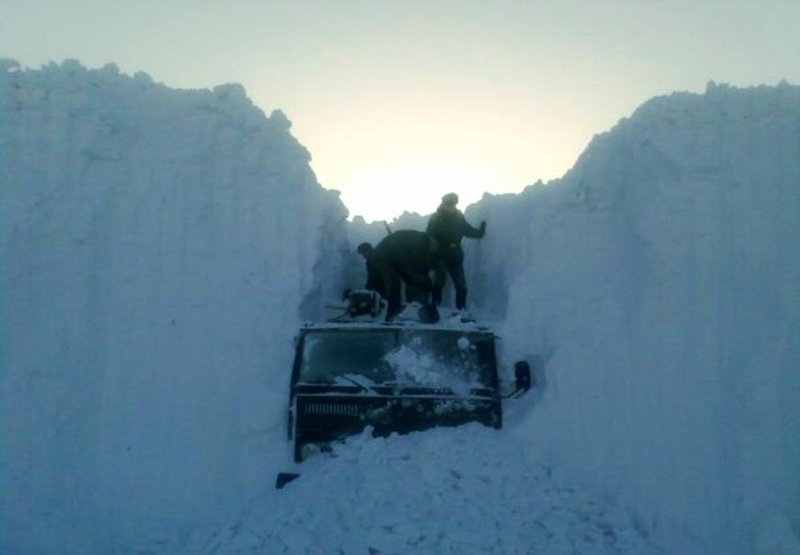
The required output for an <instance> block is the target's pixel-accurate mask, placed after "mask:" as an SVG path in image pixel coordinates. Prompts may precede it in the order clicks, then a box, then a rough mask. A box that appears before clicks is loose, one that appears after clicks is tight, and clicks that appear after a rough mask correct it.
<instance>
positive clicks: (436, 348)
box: [384, 333, 483, 395]
mask: <svg viewBox="0 0 800 555" xmlns="http://www.w3.org/2000/svg"><path fill="white" fill-rule="evenodd" d="M384 358H385V360H386V361H387V362H388V363H389V365H390V366H391V368H392V370H393V371H394V374H395V377H396V379H397V382H398V383H401V384H404V385H405V384H408V385H424V386H429V387H437V388H449V389H451V390H453V392H455V393H458V394H460V395H468V394H469V392H470V389H472V388H475V387H481V385H482V384H481V381H480V379H481V376H482V370H483V367H482V361H481V360H480V359H479V357H478V349H477V347H476V346H475V345H474V344H473V343H472V342H471V341H470V340H469V339H467V337H465V336H458V335H457V334H451V333H448V334H446V335H445V336H442V335H438V334H437V335H432V334H428V335H424V334H415V335H412V336H411V337H409V338H407V341H405V342H403V343H402V344H401V345H399V346H398V347H397V348H396V349H395V350H393V351H392V352H390V353H388V354H387V355H386V357H384Z"/></svg>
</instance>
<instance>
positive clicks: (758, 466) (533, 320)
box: [467, 84, 800, 554]
mask: <svg viewBox="0 0 800 555" xmlns="http://www.w3.org/2000/svg"><path fill="white" fill-rule="evenodd" d="M473 212H474V215H473V218H474V220H479V219H483V218H485V219H487V220H489V231H488V233H487V236H486V238H485V239H484V240H483V241H482V242H481V243H479V244H478V245H474V246H472V248H473V250H472V252H468V254H467V257H468V260H469V262H470V264H471V266H470V268H471V271H470V274H471V277H470V280H471V281H470V282H471V283H472V284H473V291H475V290H476V289H477V292H476V293H475V294H474V295H473V297H472V298H474V299H476V302H478V300H488V302H486V303H485V306H484V309H485V310H487V311H492V310H493V311H496V312H497V311H499V312H500V313H503V314H504V315H505V320H504V326H503V331H504V335H505V337H506V338H507V339H508V340H509V341H510V342H513V343H515V344H516V351H517V354H520V355H521V354H525V353H529V352H535V353H540V354H542V355H544V356H545V358H546V370H545V375H546V377H547V382H548V390H547V392H546V394H545V395H544V396H543V403H542V406H541V410H537V411H534V412H533V413H532V414H531V415H530V417H529V419H528V421H527V423H526V425H527V426H529V427H530V428H531V429H533V428H534V427H536V429H537V430H538V431H539V433H537V434H535V435H534V434H532V435H531V436H530V438H529V440H528V441H529V442H530V445H531V449H537V450H542V451H544V452H546V453H550V454H552V455H554V456H556V457H557V458H558V460H559V461H561V462H562V463H563V464H564V465H565V466H566V467H567V468H571V469H573V470H576V471H580V472H582V473H583V474H584V475H586V476H587V477H588V478H590V479H592V480H593V481H594V483H596V484H600V485H602V487H603V488H604V489H605V490H607V491H609V492H616V494H617V495H619V496H620V498H621V500H622V502H623V503H625V504H626V505H628V506H630V507H635V508H636V510H637V512H638V513H639V514H640V515H642V518H643V519H645V521H646V522H647V526H646V528H647V529H648V530H649V531H650V533H651V535H652V537H654V538H658V543H660V544H661V545H664V546H665V547H666V549H667V550H668V552H674V553H677V552H681V550H680V549H678V548H676V547H675V546H674V543H673V542H674V540H675V538H681V537H694V538H696V539H697V541H698V545H699V546H702V547H698V549H701V548H702V549H704V550H705V551H706V552H708V553H742V554H744V553H757V552H759V551H757V549H759V547H758V546H759V545H761V546H766V545H771V544H770V542H769V541H766V540H764V537H772V534H771V533H769V532H766V530H769V529H771V528H772V527H773V525H775V523H776V522H777V523H782V525H781V526H780V527H779V528H781V529H782V530H783V531H784V532H783V533H782V536H783V539H782V540H780V541H777V540H775V541H777V543H776V545H779V546H782V547H780V548H779V549H778V550H777V551H769V550H767V551H763V552H764V553H767V552H770V553H772V552H776V553H789V552H797V551H792V550H797V549H799V548H800V543H799V542H798V537H800V533H798V532H800V479H799V477H800V474H798V472H799V469H800V374H799V373H798V372H797V370H798V368H800V249H799V248H798V245H800V88H798V87H793V86H789V85H786V84H781V85H779V86H777V87H772V88H770V87H759V88H752V89H741V90H739V89H732V88H729V87H723V86H715V85H713V84H711V85H709V88H708V90H707V92H706V94H705V95H694V94H674V95H671V96H668V97H663V98H656V99H654V100H652V101H650V102H648V103H646V104H645V105H643V106H642V107H641V108H640V109H639V110H638V111H637V112H636V113H635V114H634V115H633V116H632V117H631V118H630V119H627V120H623V121H622V122H620V123H619V124H618V125H617V126H616V127H615V128H614V129H613V130H611V131H610V132H609V133H606V134H604V135H601V136H598V137H596V138H595V140H594V141H593V142H592V144H591V145H590V146H589V147H588V148H587V150H586V152H585V153H584V155H583V156H582V157H581V159H580V160H579V161H578V163H577V165H576V167H575V168H574V169H573V170H572V171H571V172H569V173H568V174H567V175H566V176H565V177H564V179H563V180H561V182H559V183H556V184H551V185H550V186H534V187H531V188H529V189H528V190H527V191H526V192H525V193H524V194H522V195H520V196H519V197H518V198H517V197H508V196H507V197H491V198H486V199H485V200H484V202H482V203H481V204H480V205H478V206H476V207H473ZM468 216H469V214H468ZM506 290H508V291H507V292H506ZM509 299H513V302H510V300H509ZM792 530H794V531H793V532H792ZM763 548H764V549H767V548H766V547H763Z"/></svg>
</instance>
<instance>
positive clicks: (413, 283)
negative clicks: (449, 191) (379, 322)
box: [367, 229, 434, 320]
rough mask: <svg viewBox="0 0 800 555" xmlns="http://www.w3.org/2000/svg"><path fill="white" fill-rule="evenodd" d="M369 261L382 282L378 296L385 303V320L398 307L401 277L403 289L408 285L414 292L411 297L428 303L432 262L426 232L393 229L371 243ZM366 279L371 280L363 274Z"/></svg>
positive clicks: (398, 310) (393, 314)
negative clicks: (373, 245) (382, 298)
mask: <svg viewBox="0 0 800 555" xmlns="http://www.w3.org/2000/svg"><path fill="white" fill-rule="evenodd" d="M369 260H371V262H372V264H373V269H374V271H375V272H376V273H377V276H378V278H379V281H380V282H381V283H382V285H383V288H384V291H385V294H384V293H382V292H381V295H382V296H384V297H385V298H386V300H387V302H388V303H389V306H388V307H387V312H386V319H387V320H390V319H392V318H393V317H394V316H395V315H396V314H398V313H399V312H400V310H401V308H402V306H401V303H400V282H401V280H402V281H403V282H404V283H405V284H406V288H407V289H409V288H410V289H413V290H414V291H415V292H416V295H417V298H416V299H415V300H418V301H420V302H421V303H423V304H425V303H427V302H428V297H429V296H430V291H431V279H430V277H429V276H428V272H429V271H430V270H431V269H432V268H433V263H434V262H433V252H432V246H431V241H430V240H429V238H428V234H427V233H425V232H424V231H414V230H411V229H400V230H397V231H395V232H393V233H392V234H391V235H387V236H386V237H384V238H383V240H381V242H380V243H378V244H377V245H376V246H375V248H374V249H373V250H372V254H371V256H370V259H369ZM369 260H368V263H369ZM368 268H369V266H368ZM367 282H368V283H371V281H370V278H369V277H367ZM376 290H377V289H376ZM379 292H380V291H379Z"/></svg>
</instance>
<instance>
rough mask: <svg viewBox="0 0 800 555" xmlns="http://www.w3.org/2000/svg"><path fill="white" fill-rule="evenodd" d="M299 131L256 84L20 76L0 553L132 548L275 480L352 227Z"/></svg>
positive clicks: (4, 158) (0, 255) (9, 153)
mask: <svg viewBox="0 0 800 555" xmlns="http://www.w3.org/2000/svg"><path fill="white" fill-rule="evenodd" d="M289 126H290V123H289V121H288V120H287V119H286V117H285V116H284V115H283V114H282V113H280V112H274V113H273V114H272V115H271V116H270V117H265V115H264V114H263V113H262V112H261V111H260V110H259V109H258V108H256V107H254V106H253V104H252V103H251V102H250V100H249V99H248V98H247V97H246V96H245V93H244V90H243V89H242V88H241V87H240V86H239V85H223V86H220V87H217V88H215V89H214V90H213V91H208V90H198V91H176V90H171V89H169V88H167V87H165V86H163V85H159V84H155V83H153V82H152V81H151V80H150V78H149V77H148V76H147V75H144V74H137V75H136V76H134V77H128V76H124V75H120V74H119V72H118V70H117V68H116V67H114V66H107V67H105V68H103V69H101V70H91V71H90V70H87V69H85V68H83V67H81V66H80V65H79V64H78V63H77V62H66V63H64V64H62V65H51V66H49V67H45V68H43V69H42V70H37V71H19V70H17V68H15V66H14V64H13V63H11V62H6V63H5V65H4V66H3V67H2V68H0V259H1V260H2V266H0V311H1V312H0V423H2V436H0V442H1V443H0V453H2V455H1V456H2V466H1V467H0V468H1V469H2V472H0V480H1V481H0V491H2V495H1V496H0V504H1V506H2V514H0V532H1V533H0V540H2V541H1V542H0V547H2V545H10V546H13V548H11V547H8V548H7V549H0V550H2V551H3V552H6V553H11V552H20V551H21V552H27V551H32V552H44V553H57V552H62V551H67V552H78V553H85V552H106V553H110V552H116V549H117V548H115V547H112V546H111V544H110V543H104V542H105V541H106V540H105V539H104V538H108V540H107V541H109V542H110V541H112V540H111V538H127V539H128V540H129V541H132V539H133V540H135V538H137V537H142V536H152V535H153V533H154V531H155V533H156V534H158V531H159V530H160V529H161V528H165V529H172V528H174V527H175V526H176V523H183V524H190V523H192V522H198V521H200V522H202V521H203V519H209V518H216V517H217V516H218V515H219V514H224V513H225V512H226V511H228V510H231V509H232V508H236V507H238V506H240V505H241V504H242V503H243V502H244V500H245V499H246V498H247V497H248V496H250V495H253V492H254V491H255V490H258V489H260V488H261V487H262V486H263V484H264V483H265V482H270V483H271V481H272V480H274V474H273V473H272V467H270V465H269V464H268V462H269V460H270V457H272V456H273V451H274V450H275V449H274V445H275V444H274V440H273V435H270V434H268V433H266V432H267V431H269V430H270V429H271V428H273V427H274V426H278V423H280V426H281V430H280V431H281V432H283V429H284V428H283V426H284V424H283V420H284V416H283V415H284V414H285V410H286V409H285V402H286V401H285V399H286V392H287V391H288V376H287V374H286V368H287V365H288V362H287V359H289V357H291V345H292V339H293V335H294V332H295V330H296V328H297V325H298V324H299V322H300V321H301V319H304V318H310V317H314V316H315V314H314V313H313V311H314V310H315V308H317V307H319V302H318V301H319V299H322V298H327V297H328V296H329V292H328V291H326V290H325V288H326V287H328V286H332V285H336V289H337V290H338V287H339V286H340V284H325V283H323V282H322V281H321V277H322V276H331V275H338V274H339V273H341V270H340V269H338V268H334V267H329V266H330V265H335V264H337V261H338V260H339V259H341V257H340V256H334V257H331V256H330V253H331V252H338V250H339V249H341V248H345V246H344V241H345V240H346V235H345V228H344V221H345V218H346V216H347V213H346V210H345V208H344V206H343V205H342V203H341V202H340V200H339V198H338V193H335V192H329V191H325V190H324V189H322V188H321V187H320V186H319V185H318V184H317V182H316V178H315V176H314V175H313V173H312V172H311V170H310V168H309V165H308V162H309V159H310V156H309V154H308V152H307V151H306V150H305V149H304V148H303V147H302V146H301V145H299V144H298V143H297V141H296V140H295V139H294V138H293V137H292V136H291V135H290V133H289V131H288V130H289ZM281 355H282V356H281ZM289 360H290V359H289ZM274 435H279V434H278V433H277V432H276V434H274ZM283 435H284V436H285V432H283ZM273 466H275V465H273ZM268 473H269V475H267V474H268ZM65 541H66V542H67V545H66V546H65V545H64V543H63V542H65ZM114 541H117V540H114Z"/></svg>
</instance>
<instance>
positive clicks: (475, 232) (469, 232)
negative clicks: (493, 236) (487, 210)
mask: <svg viewBox="0 0 800 555" xmlns="http://www.w3.org/2000/svg"><path fill="white" fill-rule="evenodd" d="M462 221H463V222H464V224H463V225H462V227H461V232H462V233H463V234H464V237H469V238H470V239H480V238H481V237H483V236H484V235H486V222H485V221H484V222H481V225H480V227H479V228H477V229H476V228H474V227H472V226H471V225H470V224H469V222H468V221H467V220H466V219H464V220H462Z"/></svg>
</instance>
